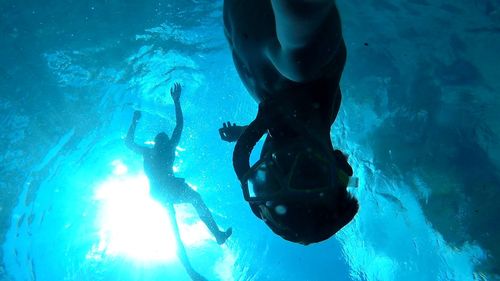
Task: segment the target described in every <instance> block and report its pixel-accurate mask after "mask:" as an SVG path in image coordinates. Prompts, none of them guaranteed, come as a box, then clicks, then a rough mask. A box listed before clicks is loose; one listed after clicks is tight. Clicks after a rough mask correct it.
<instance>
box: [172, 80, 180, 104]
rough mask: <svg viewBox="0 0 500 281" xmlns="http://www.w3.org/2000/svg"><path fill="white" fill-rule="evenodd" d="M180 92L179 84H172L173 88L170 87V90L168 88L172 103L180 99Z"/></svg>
mask: <svg viewBox="0 0 500 281" xmlns="http://www.w3.org/2000/svg"><path fill="white" fill-rule="evenodd" d="M181 91H182V87H181V84H179V83H174V86H172V88H170V96H172V99H173V100H174V102H179V100H180V98H181Z"/></svg>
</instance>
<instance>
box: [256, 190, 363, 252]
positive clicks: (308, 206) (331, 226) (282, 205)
mask: <svg viewBox="0 0 500 281" xmlns="http://www.w3.org/2000/svg"><path fill="white" fill-rule="evenodd" d="M323 196H325V198H318V199H314V200H313V199H307V200H301V201H298V200H290V201H288V200H286V199H285V200H283V201H268V202H266V203H263V204H259V205H258V212H259V213H260V217H261V218H262V220H263V221H264V222H265V223H266V224H267V225H268V227H269V228H270V229H271V230H272V231H273V232H274V233H276V234H277V235H279V236H281V237H282V238H283V239H286V240H288V241H291V242H295V243H300V244H303V245H308V244H311V243H317V242H321V241H324V240H326V239H328V238H330V237H331V236H333V235H334V234H335V233H337V232H338V231H339V230H341V229H342V228H343V227H344V226H346V225H347V224H348V223H349V222H350V221H352V219H353V218H354V216H355V215H356V213H357V212H358V208H359V205H358V202H357V200H356V199H354V198H353V197H352V196H351V195H350V194H348V193H347V192H345V193H344V194H341V193H338V194H336V195H334V196H333V195H323Z"/></svg>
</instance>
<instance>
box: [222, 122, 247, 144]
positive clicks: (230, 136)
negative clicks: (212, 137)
mask: <svg viewBox="0 0 500 281" xmlns="http://www.w3.org/2000/svg"><path fill="white" fill-rule="evenodd" d="M244 129H245V127H244V126H238V125H236V124H235V123H233V124H231V122H226V123H222V128H220V129H219V135H220V137H221V139H222V140H223V141H227V142H234V141H237V140H238V138H239V137H240V135H241V134H242V133H243V131H244Z"/></svg>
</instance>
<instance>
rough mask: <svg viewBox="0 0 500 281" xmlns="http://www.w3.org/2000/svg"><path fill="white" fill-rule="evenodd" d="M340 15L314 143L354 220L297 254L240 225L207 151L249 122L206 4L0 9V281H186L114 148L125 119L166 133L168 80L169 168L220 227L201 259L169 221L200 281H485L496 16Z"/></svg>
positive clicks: (156, 212) (165, 232)
mask: <svg viewBox="0 0 500 281" xmlns="http://www.w3.org/2000/svg"><path fill="white" fill-rule="evenodd" d="M338 2H339V6H340V8H341V12H342V15H343V20H344V32H345V37H346V42H347V46H348V49H349V58H348V64H347V66H346V71H345V73H344V76H343V81H342V89H343V93H344V99H343V104H342V108H341V112H340V114H339V118H338V120H337V122H336V124H335V126H334V128H333V130H332V139H333V141H334V144H335V145H336V146H338V147H339V148H341V149H342V150H343V151H345V152H346V153H347V154H349V155H350V158H349V161H350V163H351V164H352V166H353V168H354V170H355V175H356V177H358V178H359V185H358V187H355V188H351V191H352V193H353V194H354V196H356V197H357V198H358V200H359V201H360V206H361V208H360V212H359V214H358V216H357V217H356V219H355V220H354V221H353V222H352V223H351V224H350V225H348V226H347V227H346V228H344V229H343V230H342V231H341V232H340V233H339V234H338V235H336V236H335V237H334V238H331V239H329V240H328V241H325V242H322V243H320V244H314V245H310V246H307V247H304V246H301V245H295V244H292V243H289V242H286V241H284V240H282V239H281V238H278V237H276V236H275V235H274V234H273V233H272V232H271V231H270V230H269V229H268V228H267V227H266V226H265V225H264V224H263V223H262V222H261V221H259V220H258V219H257V218H255V217H254V215H253V214H252V212H251V211H250V209H249V207H248V205H247V203H245V202H244V200H243V198H242V194H241V191H240V188H239V185H238V182H237V180H236V177H235V175H234V172H233V171H232V167H231V155H232V148H233V144H227V143H223V142H221V141H220V139H219V136H218V133H217V129H218V127H219V126H220V125H221V124H222V122H224V121H228V120H231V121H234V122H237V123H238V124H246V123H248V122H249V121H251V120H252V119H253V118H254V116H255V113H256V104H255V103H254V102H253V100H251V98H250V97H249V95H248V94H247V92H246V90H245V89H244V88H243V87H242V85H241V83H240V81H239V78H238V76H237V74H236V72H235V71H234V68H233V65H232V60H231V57H230V53H229V50H228V47H227V45H226V42H225V39H224V37H223V29H222V26H221V7H222V6H221V4H222V3H221V2H220V1H217V2H215V3H212V2H211V1H194V0H193V1H187V0H186V1H184V0H183V1H179V2H174V1H167V3H163V2H152V1H145V2H144V3H142V2H141V3H140V4H139V3H132V2H131V3H128V4H122V3H119V2H117V1H104V2H103V3H91V2H90V1H82V2H78V3H69V2H68V3H63V2H57V1H53V2H51V1H49V3H45V4H41V3H38V2H35V1H32V2H29V1H27V2H25V3H17V2H16V1H4V2H2V3H1V4H0V6H1V7H2V10H1V13H2V18H1V19H2V22H1V24H2V28H3V31H4V34H5V37H4V38H3V39H0V40H2V41H0V42H2V45H0V47H1V48H2V60H1V61H2V65H1V69H0V79H1V80H0V81H1V83H0V91H1V100H0V110H1V112H2V119H0V121H1V123H0V124H1V125H2V128H3V129H2V138H1V144H2V147H3V149H2V158H1V159H2V165H3V166H1V167H0V172H1V173H2V174H1V176H2V181H3V183H1V184H0V188H1V189H0V191H1V194H2V195H1V196H0V199H1V201H0V203H1V205H0V210H1V214H2V219H3V220H4V221H5V223H3V225H4V228H3V229H2V233H3V235H4V236H2V237H3V238H4V239H5V240H4V242H3V246H2V250H3V251H2V258H3V265H1V267H0V279H1V280H9V281H10V280H16V281H18V280H48V281H52V280H124V281H127V280H189V278H188V275H187V274H186V273H185V271H184V270H183V268H182V265H181V264H180V262H179V261H178V259H177V257H176V253H175V249H176V244H175V239H174V238H173V234H172V229H171V227H170V223H169V217H168V214H167V212H166V210H165V208H164V206H163V205H162V204H161V202H158V201H156V200H155V198H151V196H150V195H149V185H148V182H147V179H146V177H145V176H144V174H143V171H142V159H141V158H140V156H138V155H135V154H133V153H132V152H131V151H129V150H127V148H126V147H125V146H124V144H123V137H124V135H125V134H126V130H127V128H128V125H129V122H130V119H131V117H132V112H133V110H136V109H139V110H142V111H143V112H144V113H143V118H142V119H141V121H140V123H139V126H138V130H137V134H136V136H137V137H136V140H137V141H138V142H141V143H145V145H148V144H151V143H150V140H151V139H152V138H153V137H154V135H155V134H156V133H157V132H159V131H166V132H167V133H168V134H170V133H171V131H172V130H173V127H174V125H175V119H174V108H173V105H172V102H171V99H170V96H169V94H168V90H169V87H170V86H171V85H172V84H173V83H174V82H180V83H182V85H183V94H182V98H181V103H182V107H183V109H184V116H185V129H184V132H183V136H182V139H181V143H180V147H179V148H178V150H177V160H176V164H175V172H176V174H177V175H178V176H180V177H184V178H186V181H187V182H188V183H189V184H190V185H191V186H192V187H193V188H194V189H196V190H197V191H198V192H199V193H200V194H201V196H202V197H203V198H204V200H205V202H206V204H207V205H208V207H209V208H210V209H211V211H212V212H213V214H214V217H215V219H216V221H217V222H218V223H219V224H220V225H221V227H223V228H227V227H229V226H232V227H233V229H234V234H233V236H232V237H231V238H230V239H229V240H228V242H227V243H226V244H225V245H223V246H219V245H217V243H216V242H215V240H214V239H213V237H212V236H211V235H210V233H209V232H208V230H207V229H206V228H205V226H204V225H203V224H202V223H201V222H200V220H199V219H198V217H197V215H196V212H195V210H194V209H193V208H192V207H191V206H189V205H185V204H181V205H177V206H176V213H177V220H178V222H179V226H180V231H181V236H182V239H183V241H184V243H185V246H186V249H187V252H188V256H189V257H190V260H191V262H192V264H193V266H194V268H195V269H196V270H198V271H199V272H200V273H201V274H202V275H204V276H206V277H207V278H208V279H209V280H252V281H261V280H292V281H294V280H297V281H299V280H300V281H302V280H311V281H322V280H325V281H326V280H496V278H498V275H495V274H498V272H499V270H498V265H497V263H496V262H497V261H496V257H497V256H496V255H497V254H498V246H497V244H498V243H497V241H498V239H497V238H498V235H499V233H498V229H497V228H495V227H493V226H492V224H491V222H496V221H498V213H499V212H498V211H499V210H498V208H499V207H498V204H496V202H497V201H496V199H497V198H498V187H499V182H500V180H499V176H498V164H499V163H500V151H499V150H498V132H499V127H500V124H498V120H500V116H498V111H497V110H496V109H495V108H498V107H497V105H498V102H497V99H496V98H495V97H497V96H498V89H500V86H499V84H498V83H497V82H498V79H496V78H494V77H498V70H497V69H496V68H494V67H492V66H491V63H490V61H492V60H493V61H494V60H495V59H496V61H497V62H498V61H499V59H498V55H496V57H495V55H494V54H493V51H491V47H489V46H493V45H495V44H496V46H498V43H500V42H499V39H498V38H497V37H495V36H493V33H494V31H495V28H498V25H499V23H500V20H499V19H500V16H499V12H498V8H499V7H498V3H494V2H488V1H486V2H488V3H487V4H485V3H479V2H478V1H476V2H477V3H475V4H470V3H469V4H466V3H464V4H463V5H458V4H448V3H445V2H443V3H441V2H440V1H437V2H436V3H434V2H433V3H432V4H428V5H424V4H423V3H416V2H418V1H413V2H415V3H406V2H401V1H399V2H401V3H399V2H398V3H392V2H391V3H389V2H385V1H378V2H373V3H371V4H369V5H368V4H366V3H364V2H363V3H361V2H358V1H352V2H349V3H343V2H342V3H341V2H340V1H338ZM438 2H439V3H438ZM465 11H467V12H468V13H467V14H466V16H465ZM457 17H458V18H461V19H463V20H460V21H458V20H457ZM445 30H453V31H452V32H446V33H444V34H443V33H442V32H443V31H445ZM494 38H496V39H494ZM469 42H474V44H471V43H469ZM4 43H5V44H4ZM496 49H498V48H496ZM491 56H493V57H491ZM431 74H432V75H431ZM457 151H461V152H463V154H458V153H456V152H457ZM464 154H465V156H463V155H464ZM457 155H458V156H457ZM253 156H255V155H253ZM253 158H254V159H255V157H253ZM457 159H460V160H462V161H457ZM457 163H462V164H457ZM463 163H471V165H470V166H467V165H465V164H463ZM475 167H477V168H475ZM483 199H484V200H483ZM488 222H490V223H488Z"/></svg>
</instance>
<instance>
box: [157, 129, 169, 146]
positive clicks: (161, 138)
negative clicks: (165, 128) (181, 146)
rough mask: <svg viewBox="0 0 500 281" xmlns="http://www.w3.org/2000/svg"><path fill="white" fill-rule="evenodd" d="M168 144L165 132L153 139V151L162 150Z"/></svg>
mask: <svg viewBox="0 0 500 281" xmlns="http://www.w3.org/2000/svg"><path fill="white" fill-rule="evenodd" d="M169 143H170V139H169V137H168V135H167V134H166V133H165V132H161V133H159V134H158V135H156V137H155V145H154V148H155V149H164V148H165V147H167V146H168V145H169Z"/></svg>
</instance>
